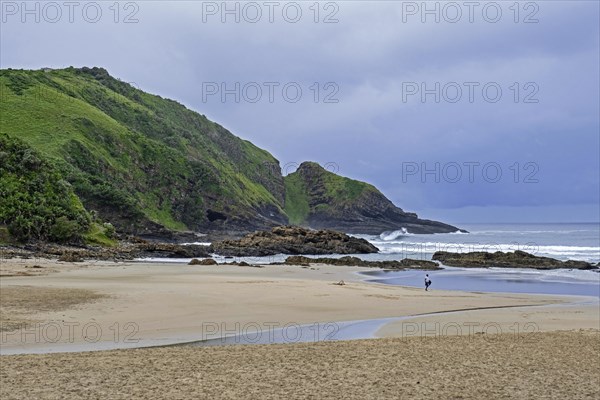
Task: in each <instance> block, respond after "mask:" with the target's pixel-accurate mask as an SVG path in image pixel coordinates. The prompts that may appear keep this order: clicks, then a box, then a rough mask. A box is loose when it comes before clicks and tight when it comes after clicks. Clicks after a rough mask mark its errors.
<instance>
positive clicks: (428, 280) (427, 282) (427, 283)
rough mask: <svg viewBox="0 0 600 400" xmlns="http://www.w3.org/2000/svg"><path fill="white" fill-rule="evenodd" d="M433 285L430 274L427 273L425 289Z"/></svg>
mask: <svg viewBox="0 0 600 400" xmlns="http://www.w3.org/2000/svg"><path fill="white" fill-rule="evenodd" d="M429 286H431V279H429V274H425V291H427V289H428V288H429Z"/></svg>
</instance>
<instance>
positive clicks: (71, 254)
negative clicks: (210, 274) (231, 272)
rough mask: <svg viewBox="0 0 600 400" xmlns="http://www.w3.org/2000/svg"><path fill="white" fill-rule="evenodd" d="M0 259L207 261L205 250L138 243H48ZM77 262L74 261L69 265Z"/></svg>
mask: <svg viewBox="0 0 600 400" xmlns="http://www.w3.org/2000/svg"><path fill="white" fill-rule="evenodd" d="M0 256H2V257H3V258H13V257H22V258H29V257H44V258H58V259H59V261H68V262H78V261H83V260H115V261H118V260H132V259H134V258H152V257H154V258H194V257H198V258H205V257H210V253H209V249H208V246H196V245H189V246H183V245H178V244H173V243H154V242H146V241H139V242H137V243H121V244H119V245H118V246H115V247H98V246H87V247H75V246H63V245H57V244H49V243H36V244H30V245H26V246H23V247H12V246H3V247H0ZM72 260H77V261H72Z"/></svg>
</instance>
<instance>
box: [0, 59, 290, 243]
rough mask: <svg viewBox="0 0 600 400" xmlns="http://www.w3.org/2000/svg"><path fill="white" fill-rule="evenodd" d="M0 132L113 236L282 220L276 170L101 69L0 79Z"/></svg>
mask: <svg viewBox="0 0 600 400" xmlns="http://www.w3.org/2000/svg"><path fill="white" fill-rule="evenodd" d="M0 111H1V113H2V122H1V124H0V133H2V134H5V135H8V136H9V137H11V138H18V139H20V140H22V141H23V142H25V143H27V145H29V146H31V147H32V148H33V149H35V150H37V151H38V152H39V153H40V154H41V156H42V157H43V158H44V159H46V160H48V161H50V162H51V163H52V164H53V165H55V167H56V169H57V170H58V171H60V174H61V175H62V176H63V177H64V179H65V180H66V181H68V182H69V183H70V184H71V185H72V186H73V189H74V192H75V193H76V194H77V196H78V197H79V198H80V199H81V201H82V203H83V204H84V205H85V207H86V208H87V209H88V210H94V211H97V212H98V214H99V215H100V216H101V217H102V218H103V219H104V220H106V221H110V222H112V223H114V224H115V225H116V226H117V227H118V228H119V229H120V230H124V231H128V232H134V233H135V232H143V231H145V230H151V229H156V228H157V227H164V228H168V229H172V230H187V229H194V230H203V229H218V228H219V227H223V225H224V224H225V223H227V224H230V225H232V226H236V224H237V225H240V226H243V225H244V224H245V223H247V222H248V221H249V220H252V219H253V218H254V219H256V215H257V214H259V213H260V212H262V210H269V212H270V214H269V215H275V217H276V218H280V219H285V216H284V214H283V210H282V204H283V200H284V199H283V197H284V195H283V190H284V189H283V180H282V178H281V177H279V179H277V177H275V179H274V178H273V177H272V176H267V175H268V174H265V173H264V169H265V165H268V164H269V165H272V164H278V162H277V160H276V159H275V158H273V156H271V155H270V154H269V153H268V152H266V151H264V150H262V149H259V148H258V147H256V146H254V145H252V144H251V143H250V142H247V141H244V140H241V139H239V138H237V137H236V136H234V135H232V134H231V133H230V132H228V131H227V130H226V129H224V128H223V127H221V126H220V125H218V124H215V123H214V122H211V121H209V120H208V119H207V118H206V117H204V116H202V115H200V114H197V113H195V112H193V111H190V110H188V109H187V108H185V107H184V106H182V105H181V104H178V103H177V102H175V101H172V100H167V99H163V98H161V97H159V96H154V95H150V94H148V93H145V92H143V91H141V90H138V89H136V88H134V87H132V86H130V85H129V84H126V83H123V82H121V81H119V80H117V79H115V78H113V77H111V76H110V75H108V73H107V72H106V71H105V70H104V69H101V68H92V69H89V68H82V69H75V68H67V69H64V70H49V71H21V70H0Z"/></svg>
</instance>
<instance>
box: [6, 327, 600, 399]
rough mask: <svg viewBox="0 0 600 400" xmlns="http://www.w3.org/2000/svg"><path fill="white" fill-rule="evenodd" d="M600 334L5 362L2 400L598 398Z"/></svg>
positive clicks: (25, 358)
mask: <svg viewBox="0 0 600 400" xmlns="http://www.w3.org/2000/svg"><path fill="white" fill-rule="evenodd" d="M599 359H600V336H599V334H598V332H597V331H596V332H590V331H583V332H556V333H538V334H537V335H536V336H535V337H534V338H529V339H522V338H516V337H515V336H513V335H506V334H505V335H493V337H487V336H486V335H475V336H472V337H467V336H462V337H444V338H425V339H419V338H412V339H376V340H362V341H345V342H321V343H316V344H287V345H259V346H224V347H210V348H197V347H196V348H186V347H178V348H157V349H139V350H117V351H106V352H91V353H66V354H48V355H24V356H4V357H2V358H0V361H1V362H2V369H1V372H0V377H1V380H2V385H1V386H0V397H1V398H2V399H6V400H8V399H33V398H35V399H158V398H161V399H190V398H191V399H361V400H364V399H411V400H418V399H569V400H576V399H598V398H600V363H599V362H598V361H599Z"/></svg>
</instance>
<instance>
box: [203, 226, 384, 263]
mask: <svg viewBox="0 0 600 400" xmlns="http://www.w3.org/2000/svg"><path fill="white" fill-rule="evenodd" d="M210 248H211V251H212V252H213V253H215V254H219V255H222V256H232V257H261V256H272V255H275V254H292V255H295V254H312V255H324V254H370V253H377V252H379V249H378V248H377V247H375V246H373V245H372V244H371V243H369V242H368V241H367V240H365V239H359V238H355V237H352V236H348V235H346V234H345V233H341V232H336V231H332V230H311V229H306V228H300V227H297V226H278V227H275V228H273V229H271V230H270V231H259V232H254V233H251V234H248V235H246V236H244V237H243V238H241V239H239V240H223V241H220V242H216V243H213V244H212V245H211V246H210Z"/></svg>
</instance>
